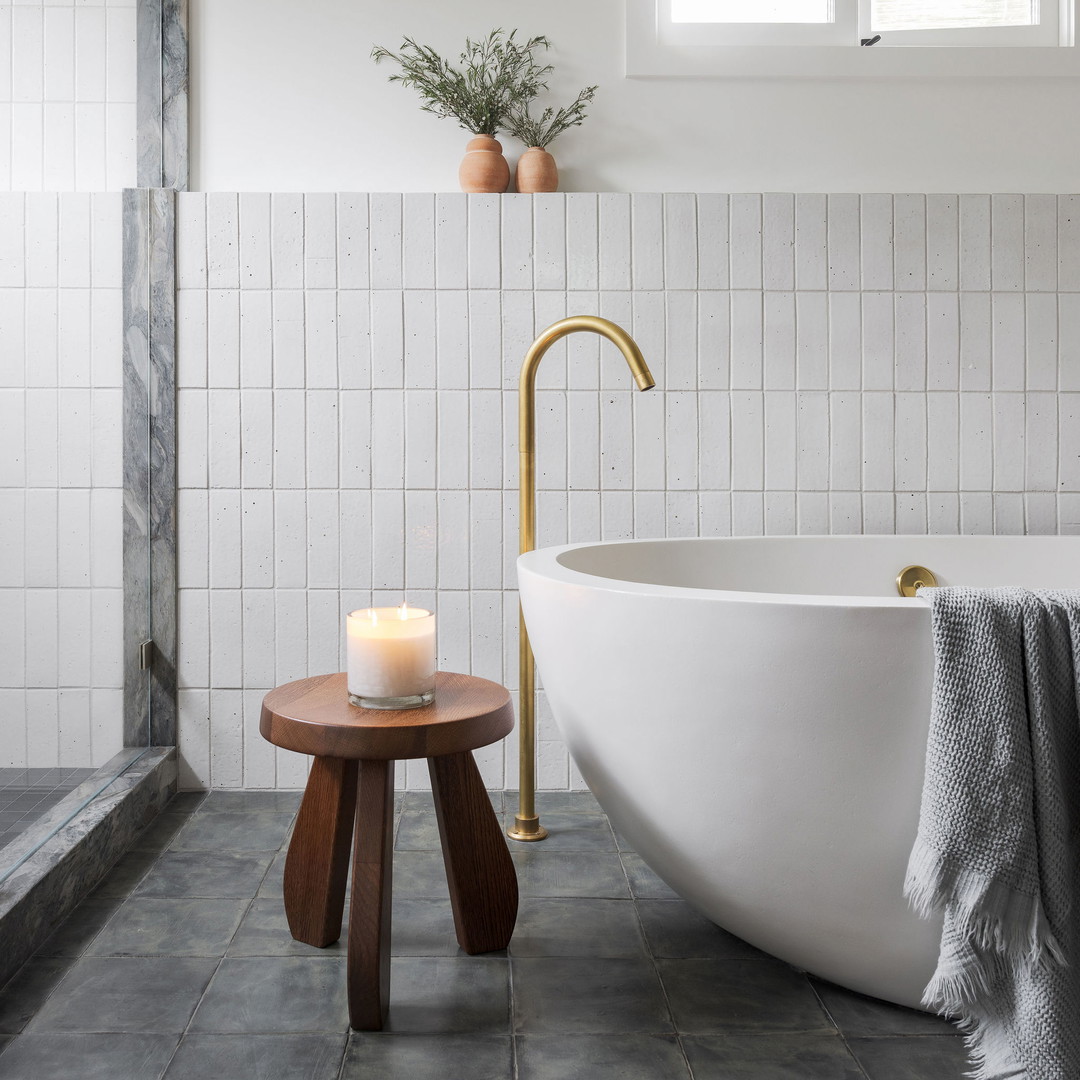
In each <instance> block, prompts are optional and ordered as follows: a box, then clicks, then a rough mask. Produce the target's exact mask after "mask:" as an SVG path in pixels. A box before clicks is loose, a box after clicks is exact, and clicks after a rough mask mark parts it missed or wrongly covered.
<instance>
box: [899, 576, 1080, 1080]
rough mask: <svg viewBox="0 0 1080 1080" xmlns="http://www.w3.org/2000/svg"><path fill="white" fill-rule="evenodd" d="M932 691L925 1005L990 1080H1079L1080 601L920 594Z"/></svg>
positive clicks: (920, 861) (922, 889)
mask: <svg viewBox="0 0 1080 1080" xmlns="http://www.w3.org/2000/svg"><path fill="white" fill-rule="evenodd" d="M919 596H920V597H922V598H923V599H924V600H928V601H929V602H930V605H931V611H932V617H933V632H934V652H935V673H934V697H933V706H932V712H931V719H930V736H929V740H928V744H927V749H926V777H925V780H924V785H923V796H922V811H921V814H920V818H919V834H918V837H917V839H916V841H915V847H914V849H913V850H912V852H911V859H910V862H909V863H908V873H907V881H906V883H905V886H904V893H905V895H906V896H907V897H908V899H909V901H910V902H911V903H912V905H913V906H914V907H915V909H916V910H917V911H918V912H919V913H920V914H921V915H923V916H924V917H925V916H927V915H929V914H930V912H931V911H933V910H935V909H941V910H943V911H944V915H945V926H944V930H943V932H942V936H941V952H940V955H939V958H938V966H937V971H936V972H935V973H934V977H933V978H932V979H931V981H930V983H929V985H928V986H927V987H926V991H925V994H924V996H923V1003H924V1004H925V1005H926V1006H928V1007H929V1008H931V1009H935V1010H937V1011H939V1012H943V1013H946V1014H948V1015H951V1016H954V1017H957V1018H958V1019H959V1023H960V1026H961V1028H962V1029H963V1030H964V1031H965V1032H966V1034H967V1045H968V1050H969V1052H970V1054H971V1058H972V1063H973V1065H974V1070H975V1071H974V1072H973V1073H972V1075H973V1076H974V1077H976V1078H977V1080H1078V1078H1080V968H1078V964H1080V948H1078V946H1080V940H1078V938H1080V921H1078V919H1077V917H1076V914H1075V913H1074V914H1073V915H1072V917H1070V912H1071V911H1072V907H1073V899H1074V897H1076V896H1077V895H1078V890H1080V713H1078V707H1077V695H1078V693H1080V592H1057V591H1040V592H1031V591H1029V590H1027V589H1016V588H1008V589H970V588H939V589H922V590H920V591H919Z"/></svg>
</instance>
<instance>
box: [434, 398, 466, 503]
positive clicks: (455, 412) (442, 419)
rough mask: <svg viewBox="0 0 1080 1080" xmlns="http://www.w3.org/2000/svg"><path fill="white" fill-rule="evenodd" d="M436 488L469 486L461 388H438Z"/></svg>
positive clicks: (464, 400) (463, 402)
mask: <svg viewBox="0 0 1080 1080" xmlns="http://www.w3.org/2000/svg"><path fill="white" fill-rule="evenodd" d="M438 440H439V459H438V478H439V490H440V491H446V490H448V489H449V490H461V489H466V488H468V486H469V456H468V454H466V453H464V452H463V450H462V448H463V447H465V446H467V445H468V443H469V395H468V394H467V393H465V392H464V391H461V390H440V391H439V430H438Z"/></svg>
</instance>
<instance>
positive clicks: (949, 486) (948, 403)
mask: <svg viewBox="0 0 1080 1080" xmlns="http://www.w3.org/2000/svg"><path fill="white" fill-rule="evenodd" d="M926 435H927V440H926V484H927V487H928V488H929V489H930V490H931V491H954V490H956V488H957V486H958V485H959V482H960V471H959V470H960V399H959V397H958V395H956V394H927V395H926Z"/></svg>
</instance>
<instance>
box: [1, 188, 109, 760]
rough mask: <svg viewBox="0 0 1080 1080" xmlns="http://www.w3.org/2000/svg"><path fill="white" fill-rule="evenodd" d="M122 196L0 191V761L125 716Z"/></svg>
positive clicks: (95, 753) (95, 747) (82, 752)
mask: <svg viewBox="0 0 1080 1080" xmlns="http://www.w3.org/2000/svg"><path fill="white" fill-rule="evenodd" d="M120 216H121V206H120V194H119V193H104V194H100V193H99V194H93V195H92V194H89V193H85V192H69V193H64V194H60V195H57V194H55V193H45V192H31V193H28V194H25V195H24V194H22V193H14V192H3V193H0V765H2V766H4V767H31V768H33V767H51V766H58V765H70V766H88V765H93V766H98V765H101V764H102V763H103V762H105V761H106V760H108V759H109V758H110V757H112V755H113V754H115V753H116V752H117V751H118V750H119V749H120V748H121V747H122V746H123V745H124V738H123V726H122V723H121V715H122V709H121V693H122V689H121V688H122V685H123V681H122V672H121V663H120V657H121V633H122V595H123V589H122V586H123V575H122V560H121V530H120V520H121V500H122V491H123V477H122V467H121V457H122V449H123V441H122V410H121V365H120V351H121V347H120V326H121V323H120V311H121V257H120Z"/></svg>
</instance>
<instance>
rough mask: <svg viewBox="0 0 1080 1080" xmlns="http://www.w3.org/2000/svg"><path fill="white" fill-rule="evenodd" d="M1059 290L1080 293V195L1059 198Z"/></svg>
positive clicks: (1060, 196)
mask: <svg viewBox="0 0 1080 1080" xmlns="http://www.w3.org/2000/svg"><path fill="white" fill-rule="evenodd" d="M1057 212H1058V235H1057V245H1058V271H1057V274H1058V288H1059V289H1060V290H1061V291H1062V292H1077V291H1080V195H1059V196H1058V211H1057Z"/></svg>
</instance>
